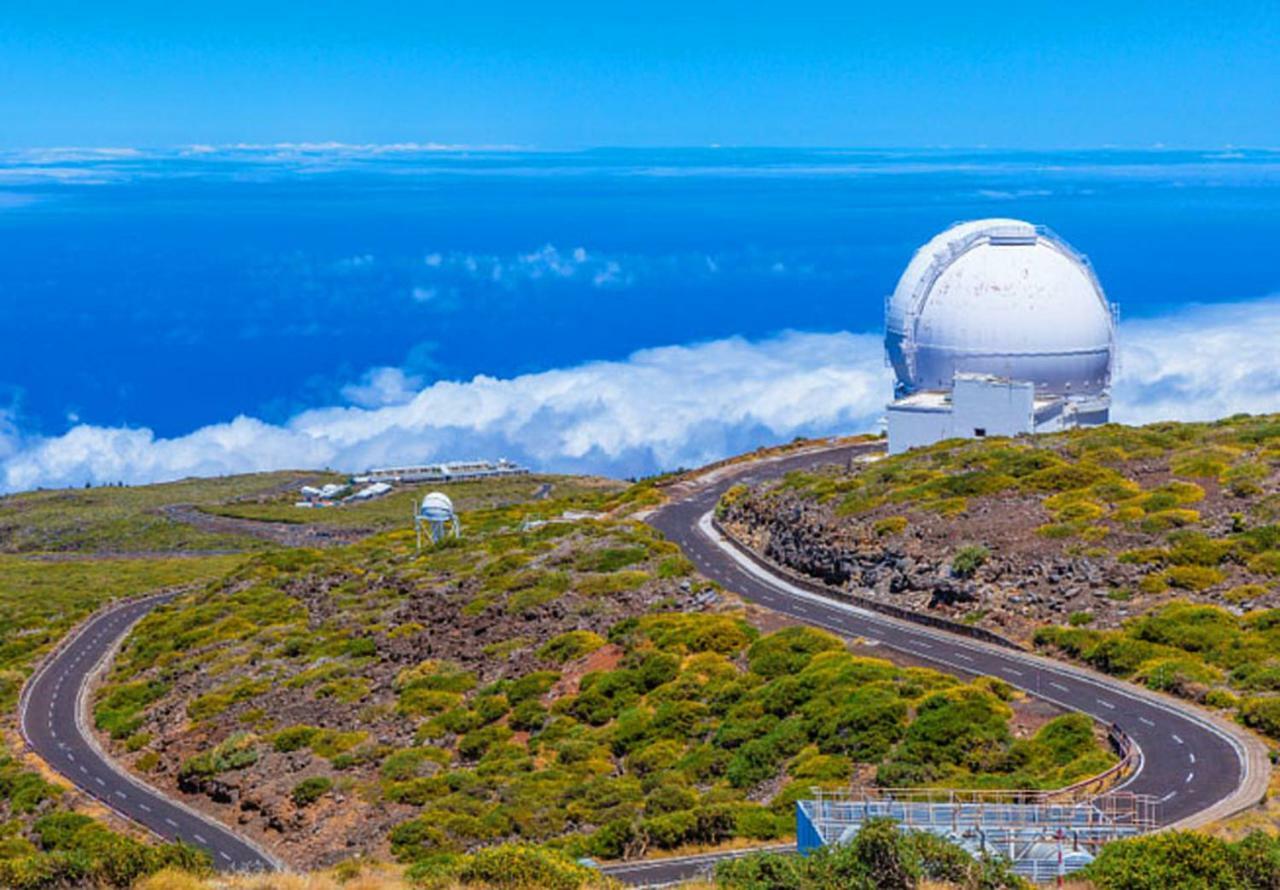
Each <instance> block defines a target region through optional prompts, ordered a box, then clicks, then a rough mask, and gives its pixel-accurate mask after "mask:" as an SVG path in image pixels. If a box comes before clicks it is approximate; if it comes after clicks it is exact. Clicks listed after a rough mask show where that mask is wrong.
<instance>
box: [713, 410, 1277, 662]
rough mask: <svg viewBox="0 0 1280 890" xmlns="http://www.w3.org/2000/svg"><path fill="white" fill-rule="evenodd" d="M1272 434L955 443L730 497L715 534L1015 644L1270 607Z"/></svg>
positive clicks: (1187, 431) (1109, 433)
mask: <svg viewBox="0 0 1280 890" xmlns="http://www.w3.org/2000/svg"><path fill="white" fill-rule="evenodd" d="M1278 470H1280V422H1278V421H1277V419H1276V418H1274V417H1271V418H1233V419H1231V420H1227V421H1222V422H1219V423H1217V424H1186V425H1179V424H1164V425H1158V426H1154V427H1147V428H1143V429H1131V428H1125V427H1117V426H1112V427H1105V428H1102V429H1098V430H1090V431H1081V432H1076V433H1071V434H1063V435H1057V436H1050V437H1040V438H1038V439H1034V440H1019V441H1008V440H986V441H977V442H952V443H943V444H941V445H938V446H935V447H932V448H928V449H923V450H921V451H919V452H912V453H911V454H908V455H902V456H897V457H892V458H885V459H883V460H881V461H879V462H875V463H872V464H868V465H862V466H855V467H852V468H832V469H831V470H830V471H829V472H827V473H825V474H797V475H793V476H792V477H789V478H788V479H786V480H784V481H782V482H780V483H776V484H771V485H765V486H762V487H757V488H755V489H735V490H733V491H731V492H730V493H729V494H728V495H727V496H726V498H725V500H724V502H723V503H722V505H721V518H722V521H724V522H725V523H726V524H727V525H728V526H729V527H730V528H731V529H732V530H733V531H734V532H735V533H736V534H737V535H738V536H739V537H741V538H743V539H744V540H746V541H748V542H750V543H751V544H752V545H753V546H755V547H757V548H759V549H760V550H761V551H762V552H763V553H765V554H766V555H768V556H769V557H770V558H772V559H774V560H776V561H777V562H779V563H782V564H784V565H787V566H790V567H792V568H794V569H796V570H798V571H800V572H803V573H805V574H808V575H811V576H813V577H815V578H818V579H820V580H822V581H824V582H826V583H829V584H833V585H836V586H839V587H845V588H847V589H849V590H856V591H858V592H860V593H862V594H864V595H870V596H873V597H877V598H880V599H882V600H884V601H886V602H892V603H895V604H897V605H901V606H906V607H910V608H913V609H919V610H929V611H931V612H933V613H935V614H939V615H942V616H945V617H950V618H954V619H958V620H962V621H969V622H974V623H978V624H981V625H982V626H985V627H988V628H989V629H991V630H993V631H996V632H998V633H1002V634H1004V635H1007V636H1014V637H1018V638H1022V639H1029V638H1030V635H1031V634H1032V633H1033V632H1034V630H1035V628H1036V627H1038V626H1040V625H1042V624H1044V623H1054V622H1062V621H1072V622H1074V623H1078V624H1086V623H1088V624H1091V625H1092V626H1095V627H1110V626H1115V625H1117V624H1118V623H1120V622H1121V621H1123V620H1124V619H1125V618H1127V617H1129V616H1131V615H1134V614H1137V613H1138V612H1142V611H1146V610H1147V609H1149V608H1151V607H1153V606H1155V605H1158V604H1160V603H1162V602H1166V601H1168V600H1170V599H1172V598H1175V597H1184V598H1190V599H1192V600H1194V601H1198V602H1210V603H1218V604H1222V605H1224V606H1226V607H1228V608H1230V609H1234V610H1242V609H1246V608H1263V607H1271V606H1276V605H1280V583H1277V582H1278V579H1280V550H1277V549H1276V548H1277V546H1280V544H1277V543H1276V542H1273V541H1272V540H1271V537H1270V536H1269V532H1268V530H1269V529H1272V528H1275V527H1276V526H1275V525H1274V523H1275V522H1276V521H1277V519H1280V494H1277V491H1278V490H1280V472H1278Z"/></svg>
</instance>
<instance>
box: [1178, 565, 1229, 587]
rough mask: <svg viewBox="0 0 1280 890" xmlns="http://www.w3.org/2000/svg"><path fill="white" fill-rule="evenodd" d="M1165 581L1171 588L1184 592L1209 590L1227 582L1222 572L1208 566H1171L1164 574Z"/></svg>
mask: <svg viewBox="0 0 1280 890" xmlns="http://www.w3.org/2000/svg"><path fill="white" fill-rule="evenodd" d="M1164 577H1165V581H1166V582H1167V583H1168V584H1169V586H1171V587H1179V588H1181V589H1183V590H1196V591H1199V590H1208V589H1209V588H1210V587H1214V586H1216V585H1218V584H1221V583H1222V582H1223V581H1225V580H1226V575H1224V574H1222V572H1221V571H1219V570H1218V569H1214V568H1209V567H1208V566H1199V565H1185V566H1170V567H1169V568H1168V569H1165V572H1164Z"/></svg>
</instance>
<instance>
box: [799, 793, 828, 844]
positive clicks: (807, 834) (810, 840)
mask: <svg viewBox="0 0 1280 890" xmlns="http://www.w3.org/2000/svg"><path fill="white" fill-rule="evenodd" d="M821 846H822V835H820V834H818V829H817V828H816V827H815V826H814V824H813V820H812V819H810V818H809V814H808V813H806V812H805V811H804V807H803V806H801V805H800V801H796V852H797V853H808V852H809V851H810V850H816V849H817V848H818V847H821Z"/></svg>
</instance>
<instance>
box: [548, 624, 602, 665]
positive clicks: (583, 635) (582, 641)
mask: <svg viewBox="0 0 1280 890" xmlns="http://www.w3.org/2000/svg"><path fill="white" fill-rule="evenodd" d="M604 644H605V641H604V638H603V637H601V636H600V635H599V634H595V633H592V632H591V631H589V630H571V631H568V632H566V633H562V634H560V635H559V636H556V637H552V638H551V639H550V640H548V641H547V642H546V643H545V644H543V646H542V647H541V648H539V649H538V657H539V658H541V659H544V660H545V661H551V662H555V663H556V664H564V663H565V662H567V661H573V660H575V659H578V658H581V657H582V656H584V655H588V654H590V653H592V652H594V651H596V650H597V649H599V648H600V647H601V646H603V645H604Z"/></svg>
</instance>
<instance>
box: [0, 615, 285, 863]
mask: <svg viewBox="0 0 1280 890" xmlns="http://www.w3.org/2000/svg"><path fill="white" fill-rule="evenodd" d="M177 595H178V594H177V593H164V594H160V595H157V596H151V597H146V598H142V599H137V600H132V601H129V602H124V603H120V604H118V605H115V606H112V607H110V608H108V609H105V610H103V611H101V612H98V613H97V614H96V615H94V616H93V617H91V618H90V619H89V620H88V621H86V622H85V623H84V624H82V625H81V626H80V628H79V629H78V630H77V631H76V632H75V633H73V634H72V635H71V636H70V637H68V638H67V640H66V641H65V642H64V643H63V644H62V646H61V647H59V648H58V649H57V650H56V651H55V652H54V653H53V654H52V655H50V657H48V658H46V659H45V661H44V662H43V663H42V664H41V666H40V668H39V669H38V670H37V671H36V673H35V674H34V675H33V676H32V677H31V679H30V680H28V681H27V684H26V686H25V687H24V688H23V694H22V698H21V700H20V702H19V706H18V716H19V725H20V727H21V730H22V736H23V738H24V739H25V740H26V742H27V745H28V746H29V747H30V748H31V749H32V750H33V751H35V752H36V753H37V754H39V755H40V757H41V758H43V759H44V761H45V762H46V763H48V764H49V766H51V767H52V768H53V769H55V770H56V771H57V772H59V773H61V774H62V775H63V776H64V777H65V778H66V779H68V780H69V781H70V782H71V783H72V784H74V785H76V786H77V787H79V788H80V789H81V790H82V791H84V792H85V793H87V794H89V795H90V796H92V797H95V798H97V799H98V800H99V801H101V802H102V803H103V804H105V805H106V806H108V807H109V808H111V809H112V810H114V811H115V812H116V813H118V814H120V815H122V816H124V817H126V818H128V819H131V820H133V821H134V822H136V823H138V824H139V825H142V826H143V827H145V828H147V829H149V830H150V831H151V832H152V833H154V834H156V835H158V836H159V837H161V838H163V839H164V840H169V841H173V840H182V841H185V842H186V843H188V844H191V845H193V846H196V847H200V848H202V849H204V850H206V851H207V852H208V853H209V855H210V856H211V857H212V859H213V863H214V866H215V867H217V868H218V869H219V870H222V871H271V870H276V869H278V868H279V867H280V862H279V861H278V860H277V859H275V857H273V856H271V855H270V854H269V853H267V852H266V851H264V850H261V849H259V848H258V847H257V846H256V845H254V844H252V843H250V842H249V841H247V840H245V839H244V838H242V837H240V836H239V835H237V834H235V833H234V832H232V831H230V830H228V829H227V828H225V827H224V826H223V825H222V824H221V823H219V822H218V821H217V820H216V819H214V818H212V817H211V816H206V815H204V814H202V813H199V812H197V811H195V810H193V809H191V808H190V807H188V806H186V805H185V804H183V803H181V802H179V801H175V800H171V799H170V798H168V797H165V796H164V795H163V794H162V793H161V792H160V791H159V790H157V789H155V788H152V787H151V786H149V785H146V784H145V783H143V782H141V781H139V780H138V779H136V778H134V777H133V776H131V775H130V774H129V773H128V772H127V771H126V770H125V769H124V767H122V766H120V765H118V764H116V763H115V761H113V760H112V759H111V758H109V757H108V756H107V755H106V754H105V753H104V752H103V751H102V749H101V748H100V747H99V746H98V743H97V740H96V739H95V738H94V736H93V733H92V731H91V730H90V729H89V726H88V723H87V721H88V701H87V694H88V690H89V687H90V685H91V683H92V681H93V679H94V678H95V677H96V676H97V674H98V673H99V672H100V671H101V670H103V669H105V668H106V666H107V665H108V663H109V662H110V660H111V659H112V658H113V657H114V656H115V653H116V650H117V649H118V648H119V645H120V643H121V642H122V641H123V640H124V637H125V634H127V633H128V632H129V629H130V628H131V627H133V625H134V624H135V623H137V621H138V620H139V619H141V618H142V617H143V616H144V615H146V614H147V613H148V612H150V611H151V610H152V609H154V608H155V607H156V606H158V605H160V604H161V603H165V602H168V601H169V600H171V599H173V598H174V597H175V596H177Z"/></svg>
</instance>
